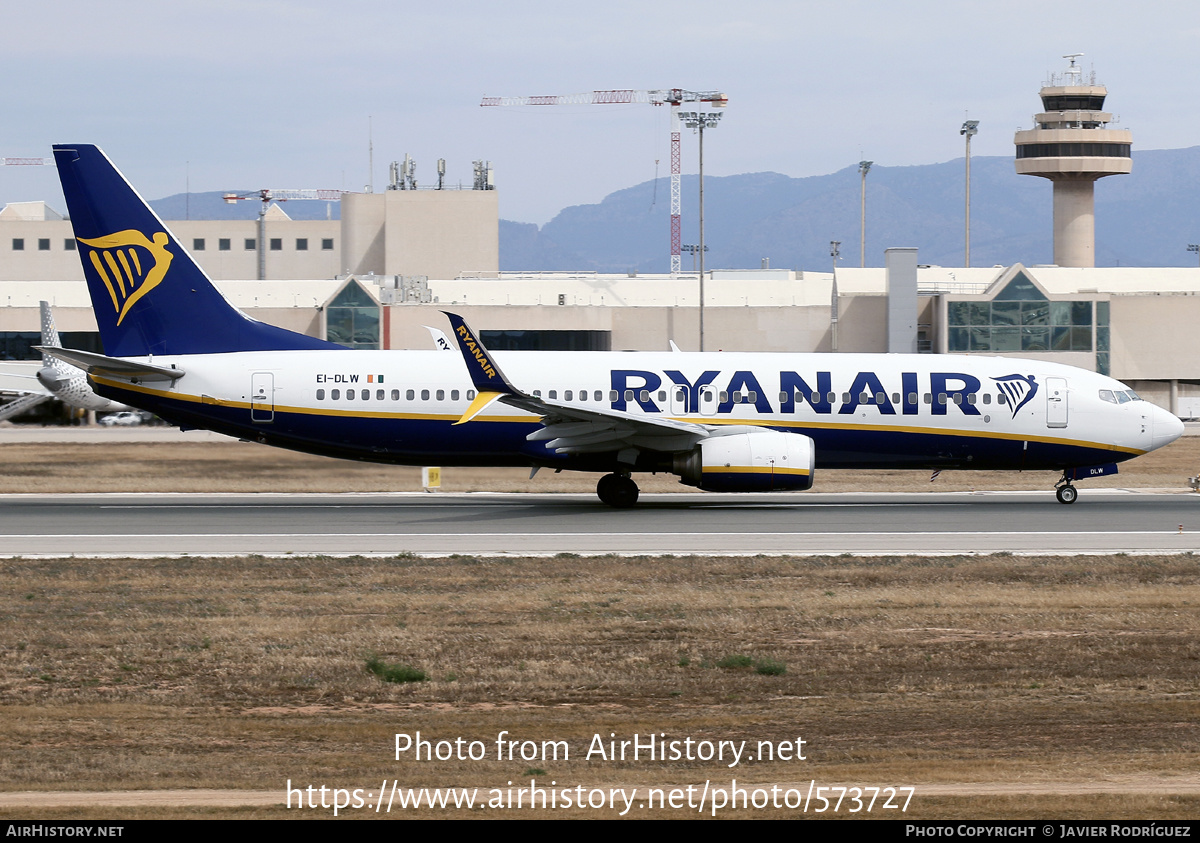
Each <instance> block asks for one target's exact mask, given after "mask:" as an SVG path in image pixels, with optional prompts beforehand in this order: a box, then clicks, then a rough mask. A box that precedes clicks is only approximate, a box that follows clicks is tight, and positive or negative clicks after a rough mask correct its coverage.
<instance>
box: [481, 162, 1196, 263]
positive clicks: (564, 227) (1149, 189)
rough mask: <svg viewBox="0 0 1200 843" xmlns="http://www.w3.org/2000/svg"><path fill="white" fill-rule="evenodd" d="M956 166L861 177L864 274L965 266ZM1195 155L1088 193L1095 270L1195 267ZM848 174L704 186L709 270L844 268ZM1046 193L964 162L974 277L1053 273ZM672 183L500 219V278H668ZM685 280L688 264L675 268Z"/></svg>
mask: <svg viewBox="0 0 1200 843" xmlns="http://www.w3.org/2000/svg"><path fill="white" fill-rule="evenodd" d="M964 163H965V162H964V159H962V158H959V159H957V160H953V161H947V162H944V163H940V164H925V165H919V166H911V167H888V166H883V165H879V164H876V165H875V166H873V167H872V168H871V170H870V172H869V173H868V174H867V180H866V184H867V188H866V189H867V199H866V205H867V210H866V216H867V225H866V228H867V238H866V241H867V242H866V265H867V266H882V265H883V252H884V249H886V248H888V247H890V246H916V247H917V248H918V249H919V252H918V255H919V260H920V262H921V263H923V264H925V263H928V264H939V265H942V266H962V265H963V246H964V204H965V203H964V199H965V197H964V175H965V173H964V170H965V167H964ZM1198 186H1200V146H1195V147H1190V148H1188V149H1169V150H1145V151H1135V152H1134V157H1133V173H1132V174H1130V175H1122V176H1110V177H1107V178H1104V179H1100V180H1099V181H1098V182H1097V183H1096V206H1095V209H1096V265H1097V266H1190V265H1194V264H1195V262H1196V255H1194V254H1189V253H1188V251H1187V246H1188V244H1189V243H1196V242H1200V212H1198V211H1200V209H1198V207H1197V199H1196V190H1197V187H1198ZM698 187H699V183H698V179H697V177H696V176H694V175H693V176H685V177H684V178H683V181H682V195H683V213H682V217H683V242H684V243H693V244H694V243H696V242H697V239H698V238H697V234H698V221H697V220H698V215H697V204H698V201H697V197H698V192H699V190H698ZM860 190H861V179H860V176H859V173H858V167H857V165H855V166H852V167H847V168H846V169H844V170H840V171H838V172H836V173H831V174H829V175H823V176H809V177H806V178H791V177H789V176H785V175H781V174H779V173H746V174H743V175H736V176H717V177H713V176H706V177H705V179H704V213H705V240H706V244H707V246H708V247H709V248H708V252H707V257H706V259H705V266H706V267H708V268H728V269H754V268H758V267H760V266H762V261H763V259H764V258H766V259H769V262H770V266H771V267H772V268H777V269H809V270H828V269H829V268H830V266H831V258H830V255H829V243H830V241H831V240H840V241H841V262H840V265H842V266H857V265H858V264H859V250H860V248H859V247H860V241H859V238H860ZM1052 190H1053V188H1052V185H1051V184H1050V182H1049V181H1047V180H1046V179H1042V178H1034V177H1030V176H1019V175H1017V173H1016V171H1015V168H1014V166H1013V159H1012V158H1011V157H1002V156H982V157H981V156H972V158H971V264H972V266H991V265H997V264H1000V265H1006V266H1007V265H1011V264H1013V263H1017V262H1020V263H1024V264H1026V265H1031V266H1032V265H1036V264H1046V263H1051V262H1052V261H1053V259H1054V244H1053V197H1052ZM669 191H670V186H669V181H668V179H666V178H663V179H659V183H658V184H657V185H656V184H655V183H654V182H653V181H649V182H644V183H642V184H638V185H635V186H633V187H630V188H626V189H624V190H619V191H617V192H615V193H612V194H610V195H609V196H607V197H605V199H604V200H603V201H601V202H599V203H597V204H594V205H576V206H573V207H570V208H565V209H564V210H562V211H561V212H559V213H558V215H557V216H555V217H554V219H552V220H551V221H550V222H548V223H546V224H545V225H543V226H541V227H540V228H539V227H538V226H536V225H532V224H527V223H516V222H509V221H507V220H502V221H501V223H500V267H501V269H509V270H525V269H540V270H550V269H575V270H578V269H594V270H597V271H600V272H665V271H668V270H669V268H670V259H669V252H670V247H669V240H670V222H669V214H670V208H669V199H668V197H669ZM683 265H684V269H685V270H686V269H691V267H692V257H691V256H690V255H688V254H684V256H683Z"/></svg>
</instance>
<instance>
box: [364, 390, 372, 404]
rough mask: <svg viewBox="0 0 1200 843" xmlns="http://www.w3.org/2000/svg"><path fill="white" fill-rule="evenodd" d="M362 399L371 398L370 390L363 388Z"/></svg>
mask: <svg viewBox="0 0 1200 843" xmlns="http://www.w3.org/2000/svg"><path fill="white" fill-rule="evenodd" d="M362 399H363V400H364V401H370V400H371V390H369V389H364V390H363V394H362Z"/></svg>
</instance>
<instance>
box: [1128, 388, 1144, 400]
mask: <svg viewBox="0 0 1200 843" xmlns="http://www.w3.org/2000/svg"><path fill="white" fill-rule="evenodd" d="M1129 400H1130V401H1141V400H1142V396H1140V395H1138V394H1137V393H1136V392H1134V391H1133V390H1132V389H1131V390H1129Z"/></svg>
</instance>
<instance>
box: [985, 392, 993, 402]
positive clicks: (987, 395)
mask: <svg viewBox="0 0 1200 843" xmlns="http://www.w3.org/2000/svg"><path fill="white" fill-rule="evenodd" d="M983 403H984V404H991V403H992V393H990V392H985V393H983Z"/></svg>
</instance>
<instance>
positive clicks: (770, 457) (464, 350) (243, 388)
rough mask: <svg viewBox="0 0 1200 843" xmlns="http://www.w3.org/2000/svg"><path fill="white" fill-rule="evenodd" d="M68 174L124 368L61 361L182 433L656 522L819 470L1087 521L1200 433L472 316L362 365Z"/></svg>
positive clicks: (985, 386)
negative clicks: (489, 329) (1015, 487)
mask: <svg viewBox="0 0 1200 843" xmlns="http://www.w3.org/2000/svg"><path fill="white" fill-rule="evenodd" d="M54 156H55V159H56V161H57V164H58V170H59V175H60V178H61V179H62V185H63V193H64V194H65V196H66V200H67V207H68V209H69V211H70V215H71V222H72V224H73V225H74V228H75V237H76V240H77V242H78V244H79V256H80V259H81V261H82V262H83V269H84V274H85V275H86V276H87V282H88V287H89V290H90V292H91V297H92V306H93V308H94V309H95V312H96V321H97V323H98V324H99V328H100V334H101V339H102V340H103V342H104V348H105V351H106V352H107V355H99V354H91V353H87V352H81V351H68V350H65V349H64V350H55V349H50V350H48V353H50V354H54V355H55V356H57V357H60V358H61V359H65V360H67V361H68V362H70V363H73V364H75V365H77V366H80V367H82V368H84V369H86V370H87V371H88V373H89V375H90V379H91V382H92V384H93V385H94V387H95V389H96V391H97V392H99V393H100V394H101V395H103V396H106V397H110V398H112V399H114V400H120V401H124V402H125V403H128V404H130V405H132V406H135V407H141V408H143V409H146V410H149V411H151V412H153V413H155V414H157V415H159V416H161V417H162V418H164V419H166V420H168V421H170V422H173V423H174V424H177V425H179V426H180V427H182V428H207V429H210V430H215V431H218V432H220V433H225V434H228V435H230V436H237V437H240V438H244V439H254V440H257V441H259V442H262V443H265V444H268V445H276V446H279V447H283V448H291V449H294V450H299V451H307V452H310V453H316V454H325V455H328V456H333V457H343V458H347V459H357V460H368V461H373V462H382V463H396V464H402V465H431V464H439V465H471V466H504V465H522V466H526V467H530V468H532V469H533V471H534V473H536V472H537V470H538V469H540V468H552V469H555V470H573V471H594V472H599V473H601V474H602V476H601V478H600V481H599V484H598V486H597V494H598V495H599V497H600V499H601V500H602V501H604V502H605V503H607V504H610V505H612V506H616V507H628V506H632V505H633V504H634V503H636V501H637V497H638V488H637V485H636V484H635V482H634V480H633V479H632V475H633V474H634V473H636V472H669V473H673V474H676V475H678V476H679V477H680V479H681V481H682V482H683V483H685V484H688V485H692V486H698V487H700V488H701V489H706V490H713V491H732V492H768V491H782V490H804V489H809V488H811V487H812V485H813V477H814V472H815V470H816V469H817V468H818V467H819V468H821V469H826V468H830V469H860V470H877V469H885V468H910V469H926V470H930V469H932V470H935V471H936V470H940V469H947V468H958V469H1009V470H1014V471H1016V470H1032V469H1053V470H1055V471H1061V472H1062V477H1061V479H1060V480H1059V481H1058V483H1057V485H1056V488H1057V490H1058V500H1060V501H1061V502H1063V503H1073V502H1074V501H1075V499H1076V496H1077V492H1076V489H1075V486H1074V485H1073V483H1074V481H1075V480H1077V479H1082V478H1086V477H1097V476H1101V475H1106V474H1112V473H1114V472H1115V471H1116V470H1117V466H1116V464H1117V463H1118V462H1121V461H1123V460H1127V459H1131V458H1133V457H1135V456H1137V455H1139V454H1143V453H1146V452H1147V451H1151V450H1154V449H1155V448H1161V447H1162V446H1164V445H1166V444H1168V443H1170V442H1172V441H1174V440H1175V439H1176V438H1177V437H1178V436H1179V435H1180V434H1181V433H1182V432H1183V425H1182V423H1181V422H1180V421H1179V420H1178V419H1177V418H1175V417H1174V416H1173V415H1171V414H1170V413H1168V412H1166V411H1165V410H1163V409H1161V408H1159V407H1157V406H1155V405H1153V404H1150V403H1149V402H1146V401H1143V400H1141V399H1139V398H1138V396H1137V395H1135V394H1134V393H1133V391H1132V390H1130V389H1129V388H1128V387H1126V386H1125V385H1123V384H1121V383H1119V382H1118V381H1115V380H1113V379H1112V378H1109V377H1105V376H1103V375H1098V374H1095V373H1093V372H1087V371H1084V370H1082V369H1076V368H1072V367H1068V366H1062V365H1057V364H1054V363H1046V362H1043V361H1035V360H1022V359H1016V358H1003V357H959V356H949V355H903V354H755V353H689V352H662V353H657V352H654V353H652V352H644V353H643V352H638V353H628V352H622V353H608V352H594V353H589V352H579V353H574V354H566V355H564V354H560V353H554V354H550V353H539V352H505V353H502V354H498V355H494V356H493V355H492V354H491V353H490V352H489V351H488V350H487V349H486V348H485V347H484V345H483V343H482V342H481V341H480V338H479V335H478V334H476V333H475V332H474V331H473V330H471V328H470V327H468V326H467V324H466V323H465V322H464V321H463V320H462V319H461V318H460V317H459V316H457V315H455V314H452V313H447V314H446V315H447V317H448V318H449V320H450V325H451V328H452V329H453V330H452V337H453V339H454V341H455V343H456V344H457V346H458V350H459V352H460V353H461V356H460V355H456V354H445V353H443V351H428V352H425V351H365V350H350V349H347V348H343V347H341V346H338V345H335V344H333V343H330V342H326V341H323V340H319V339H314V338H312V337H308V336H305V335H302V334H297V333H293V332H291V331H286V330H284V329H282V328H277V327H274V326H271V325H267V324H264V323H261V322H257V321H255V320H252V319H250V318H248V317H246V316H245V315H243V314H242V313H240V312H239V311H237V310H235V309H234V308H233V307H232V306H231V305H230V304H229V303H228V302H227V301H225V299H224V298H222V296H221V295H220V293H219V292H218V291H217V290H216V288H215V287H214V286H213V285H212V283H211V282H210V281H209V279H208V278H207V277H206V276H205V274H204V272H203V271H202V270H201V269H200V268H199V266H198V265H197V264H196V263H195V261H193V259H192V257H191V256H190V255H189V254H188V253H187V251H186V250H184V248H183V247H182V246H181V245H180V244H179V243H178V241H177V240H176V239H175V238H174V236H172V234H171V233H170V232H169V231H168V230H167V227H166V226H165V225H164V224H163V222H162V221H161V220H160V219H159V218H158V217H157V216H156V215H155V214H154V212H153V211H152V210H151V209H150V208H149V206H148V205H147V204H146V203H145V202H144V201H143V200H142V199H141V197H140V196H138V194H137V193H136V192H135V191H134V190H133V188H132V187H131V186H130V185H129V184H128V182H127V181H126V180H125V179H124V177H123V176H122V175H121V174H120V173H119V172H118V171H117V170H116V168H114V167H113V165H112V164H111V163H110V162H109V160H108V159H107V157H105V155H104V154H103V153H102V152H101V151H100V150H98V149H97V148H96V147H94V146H88V145H83V144H78V145H61V146H56V147H55V148H54ZM497 283H502V282H497ZM464 363H465V365H464Z"/></svg>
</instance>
